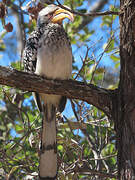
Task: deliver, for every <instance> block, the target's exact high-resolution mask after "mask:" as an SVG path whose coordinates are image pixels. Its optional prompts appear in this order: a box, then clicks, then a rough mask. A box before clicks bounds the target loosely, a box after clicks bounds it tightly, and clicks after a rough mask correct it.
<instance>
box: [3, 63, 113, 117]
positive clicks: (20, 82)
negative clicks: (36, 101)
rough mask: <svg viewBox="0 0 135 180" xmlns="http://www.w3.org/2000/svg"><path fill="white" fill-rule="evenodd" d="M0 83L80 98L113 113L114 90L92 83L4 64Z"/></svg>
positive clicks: (107, 112)
mask: <svg viewBox="0 0 135 180" xmlns="http://www.w3.org/2000/svg"><path fill="white" fill-rule="evenodd" d="M0 84H2V85H8V86H11V87H16V88H19V89H21V90H28V91H34V92H39V93H47V94H57V95H63V96H67V97H68V98H72V99H80V100H83V101H86V102H87V103H89V104H92V105H94V106H96V107H97V108H99V109H101V110H102V111H104V112H105V113H106V114H107V115H108V116H110V114H111V110H112V99H113V96H114V91H110V90H106V89H103V88H99V87H97V86H94V85H92V84H85V83H83V82H78V81H73V80H48V79H46V78H44V77H41V76H38V75H35V74H29V73H25V72H21V71H17V70H15V69H10V68H6V67H2V66H0Z"/></svg>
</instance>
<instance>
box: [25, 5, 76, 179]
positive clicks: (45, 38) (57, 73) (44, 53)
mask: <svg viewBox="0 0 135 180" xmlns="http://www.w3.org/2000/svg"><path fill="white" fill-rule="evenodd" d="M65 18H68V19H70V20H71V21H73V19H74V17H73V14H72V13H71V12H69V11H67V10H65V9H62V8H61V7H59V6H56V5H53V4H51V5H48V6H47V7H45V8H44V9H42V10H41V11H40V12H39V14H38V18H37V26H36V29H35V30H34V31H33V32H32V33H31V34H30V36H29V38H28V40H27V41H26V45H25V49H24V51H23V62H24V69H25V71H27V72H30V73H35V74H38V75H41V76H44V77H46V78H48V79H61V80H64V79H69V78H70V77H71V72H72V49H71V45H70V40H69V38H68V36H67V33H66V32H65V30H64V28H63V25H62V21H63V20H64V19H65ZM34 99H35V101H36V105H37V106H38V109H39V110H40V111H41V112H42V114H43V119H42V135H41V147H40V162H39V177H40V179H47V180H49V179H56V177H57V169H58V165H57V141H56V111H59V112H62V111H63V110H64V108H65V104H66V97H64V96H60V95H53V94H43V93H37V92H36V93H34Z"/></svg>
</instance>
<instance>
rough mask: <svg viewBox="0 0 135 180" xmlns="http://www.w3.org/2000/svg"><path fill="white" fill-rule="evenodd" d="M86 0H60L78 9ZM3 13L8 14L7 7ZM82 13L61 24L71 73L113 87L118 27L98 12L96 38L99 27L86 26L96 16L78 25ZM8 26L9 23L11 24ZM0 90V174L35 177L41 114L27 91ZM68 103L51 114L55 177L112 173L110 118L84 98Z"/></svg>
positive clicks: (106, 176)
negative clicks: (54, 127)
mask: <svg viewBox="0 0 135 180" xmlns="http://www.w3.org/2000/svg"><path fill="white" fill-rule="evenodd" d="M3 2H5V1H3ZM20 2H21V1H20ZM26 2H28V1H22V2H21V3H20V4H19V2H18V1H17V0H14V1H11V2H10V3H8V4H6V5H5V6H6V8H7V10H8V12H9V9H10V8H11V9H12V8H14V6H13V5H14V4H19V6H17V7H18V8H20V7H21V6H22V7H24V8H23V9H25V11H27V8H26ZM94 2H95V1H92V3H94ZM6 3H7V1H6ZM89 3H90V2H89V1H87V0H85V1H82V0H81V1H77V0H74V1H69V0H65V1H64V4H66V5H68V6H69V7H71V8H74V9H77V10H78V11H79V12H82V13H85V12H86V11H87V10H88V9H87V8H88V5H89ZM20 5H21V6H20ZM109 5H110V4H109V2H108V4H107V7H108V8H110V10H112V9H114V8H115V10H118V8H117V7H114V6H110V7H109ZM111 5H114V4H113V3H112V4H111ZM19 12H21V13H22V15H23V18H22V22H21V23H23V24H24V26H23V28H25V32H27V33H30V32H31V31H32V30H33V28H34V27H35V21H34V22H32V21H31V20H29V21H28V16H27V15H26V14H24V12H23V11H20V9H19V10H18V11H17V13H19ZM11 13H14V11H12V12H11ZM8 16H9V17H10V13H9V14H8ZM5 18H6V17H5ZM84 19H85V17H82V16H75V22H74V23H73V24H68V23H65V24H64V27H65V29H66V31H67V32H68V34H69V36H70V39H71V43H72V44H73V55H74V62H73V75H72V78H73V79H75V80H78V81H84V82H86V83H92V84H95V85H98V86H100V87H105V88H110V89H113V88H115V87H117V84H118V75H119V65H120V64H119V49H118V46H119V41H118V39H117V33H118V31H117V28H118V27H115V28H114V26H113V24H115V23H116V25H117V21H118V19H117V17H116V16H114V15H113V16H112V15H108V16H104V17H102V18H100V17H99V22H100V23H99V29H100V32H99V33H100V34H101V36H102V37H101V36H100V37H101V38H99V39H96V41H95V37H96V36H97V31H99V29H98V30H97V29H96V28H94V27H92V28H90V27H91V26H93V25H94V24H95V23H94V21H95V20H97V19H98V18H96V19H95V18H94V17H92V19H91V20H90V27H89V25H88V26H85V27H84V28H83V29H81V30H79V31H78V27H79V25H80V24H81V23H82V22H83V21H84ZM13 26H14V27H15V25H14V24H13ZM17 28H19V26H18V27H17ZM6 34H7V33H6V32H5V31H3V33H1V35H0V41H1V42H2V43H1V45H0V51H5V49H6V48H7V47H6V44H5V43H4V41H3V38H6ZM103 37H105V38H103ZM92 39H94V40H92ZM18 41H19V40H18ZM17 43H19V42H17ZM99 49H100V51H99ZM5 52H6V51H5ZM17 56H18V55H17V54H16V57H17ZM103 59H107V61H109V62H108V63H111V64H112V66H111V67H108V68H106V67H105V66H104V64H103V63H102V60H103ZM11 66H12V67H13V68H16V69H18V70H22V64H21V63H20V61H18V59H17V61H16V62H12V63H11ZM0 92H1V93H0V175H1V177H2V178H1V179H6V178H7V179H12V180H13V179H36V178H37V174H38V165H39V163H38V162H39V142H40V130H41V125H42V122H41V119H42V117H41V115H40V114H39V112H38V110H37V108H36V106H35V104H34V101H33V98H32V94H31V93H30V92H22V91H20V90H17V89H14V88H11V87H6V86H0ZM68 104H70V105H71V107H70V108H68V109H67V110H66V111H65V113H64V115H63V116H62V115H61V114H59V113H58V114H57V141H58V162H59V174H58V178H59V179H60V180H65V179H68V180H70V179H75V180H76V179H99V178H100V179H108V180H109V179H116V178H115V175H116V174H117V163H116V155H117V151H116V148H115V132H114V127H113V126H114V125H113V122H112V121H111V120H110V119H108V117H107V116H106V115H105V114H104V113H103V112H101V111H100V110H98V109H97V108H96V107H93V106H92V105H89V104H87V103H85V102H82V101H79V100H70V103H68ZM67 111H68V113H66V112H67ZM69 114H70V116H69Z"/></svg>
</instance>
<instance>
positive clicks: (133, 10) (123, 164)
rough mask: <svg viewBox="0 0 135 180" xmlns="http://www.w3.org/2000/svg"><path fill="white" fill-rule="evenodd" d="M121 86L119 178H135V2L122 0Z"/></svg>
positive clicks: (117, 117) (117, 116) (117, 119)
mask: <svg viewBox="0 0 135 180" xmlns="http://www.w3.org/2000/svg"><path fill="white" fill-rule="evenodd" d="M120 9H121V12H120V59H121V71H120V83H119V89H118V98H117V101H115V102H114V108H115V110H114V112H115V113H114V120H115V127H116V133H117V148H118V179H122V180H123V179H128V180H133V179H135V40H134V39H135V1H134V0H120Z"/></svg>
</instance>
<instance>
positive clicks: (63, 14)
mask: <svg viewBox="0 0 135 180" xmlns="http://www.w3.org/2000/svg"><path fill="white" fill-rule="evenodd" d="M65 18H68V19H69V20H70V21H72V22H73V21H74V15H73V14H72V13H71V12H69V11H67V10H65V9H62V8H59V9H57V10H56V11H55V12H54V14H53V17H52V19H51V21H52V22H53V23H59V24H61V23H62V21H63V20H64V19H65Z"/></svg>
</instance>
